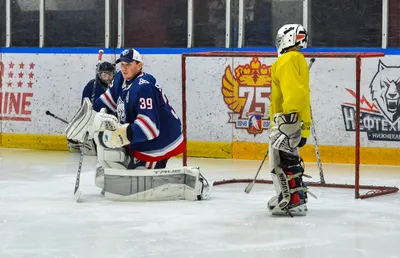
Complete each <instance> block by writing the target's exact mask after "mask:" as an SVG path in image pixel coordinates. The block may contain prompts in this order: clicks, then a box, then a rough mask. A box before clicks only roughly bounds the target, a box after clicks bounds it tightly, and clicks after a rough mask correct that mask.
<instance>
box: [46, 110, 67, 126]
mask: <svg viewBox="0 0 400 258" xmlns="http://www.w3.org/2000/svg"><path fill="white" fill-rule="evenodd" d="M46 115H48V116H52V117H54V118H55V119H57V120H60V121H61V122H63V123H64V124H68V121H67V120H65V119H62V118H61V117H58V116H56V115H54V114H53V113H51V112H50V111H48V110H47V111H46Z"/></svg>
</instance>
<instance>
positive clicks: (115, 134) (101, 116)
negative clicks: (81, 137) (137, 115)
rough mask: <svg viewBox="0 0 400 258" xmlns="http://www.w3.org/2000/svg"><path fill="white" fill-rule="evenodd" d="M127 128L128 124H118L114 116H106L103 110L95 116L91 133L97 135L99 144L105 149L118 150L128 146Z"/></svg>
mask: <svg viewBox="0 0 400 258" xmlns="http://www.w3.org/2000/svg"><path fill="white" fill-rule="evenodd" d="M128 127H129V124H128V123H127V124H120V123H119V122H118V119H117V118H116V117H115V116H113V115H110V114H107V112H106V109H105V108H103V109H102V110H100V112H98V113H97V114H96V116H95V117H94V121H93V131H94V133H95V134H96V133H98V137H99V143H100V144H101V145H102V146H103V147H105V148H120V147H122V146H125V145H127V144H129V143H130V141H129V140H128V136H127V128H128Z"/></svg>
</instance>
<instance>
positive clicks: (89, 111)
mask: <svg viewBox="0 0 400 258" xmlns="http://www.w3.org/2000/svg"><path fill="white" fill-rule="evenodd" d="M95 114H96V111H94V110H93V107H92V103H91V102H90V100H89V99H88V98H85V99H84V100H83V103H82V106H81V108H80V109H79V110H78V112H77V113H76V114H75V116H74V117H73V118H72V120H71V122H69V124H68V126H67V128H66V129H65V134H66V135H67V139H69V140H73V141H77V142H83V139H84V138H85V135H86V133H89V136H88V139H93V128H92V124H93V120H94V116H95Z"/></svg>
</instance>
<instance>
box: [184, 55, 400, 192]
mask: <svg viewBox="0 0 400 258" xmlns="http://www.w3.org/2000/svg"><path fill="white" fill-rule="evenodd" d="M303 54H304V56H305V57H307V58H327V57H329V58H354V59H355V60H356V70H355V73H356V80H355V84H356V85H355V89H356V106H355V125H356V126H355V160H354V165H355V178H354V184H336V183H326V182H325V179H324V174H323V170H322V167H320V169H319V172H320V181H319V182H305V183H306V184H307V185H308V186H312V187H327V188H342V189H354V190H355V198H356V199H365V198H370V197H376V196H381V195H386V194H391V193H396V192H398V190H399V189H398V188H397V187H395V186H375V185H360V88H361V61H362V59H363V58H373V57H383V56H385V54H384V53H379V52H376V53H375V52H367V53H362V52H303ZM188 57H277V53H275V52H244V51H243V52H241V51H238V52H230V51H218V52H193V53H184V54H182V57H181V63H182V130H183V136H184V141H185V144H186V143H187V103H186V90H187V81H186V73H187V71H186V60H187V58H188ZM317 147H318V146H315V150H316V155H317V161H318V160H319V158H318V156H319V153H318V149H317ZM187 158H188V155H187V150H186V151H185V152H184V153H183V166H187ZM318 163H319V164H318V165H319V166H320V165H321V164H320V162H318ZM253 180H254V179H250V178H248V179H226V180H221V181H215V182H214V183H213V185H214V186H215V185H223V184H232V183H250V182H253ZM255 183H260V184H272V180H264V179H257V180H256V181H255ZM360 190H367V192H366V193H365V194H360Z"/></svg>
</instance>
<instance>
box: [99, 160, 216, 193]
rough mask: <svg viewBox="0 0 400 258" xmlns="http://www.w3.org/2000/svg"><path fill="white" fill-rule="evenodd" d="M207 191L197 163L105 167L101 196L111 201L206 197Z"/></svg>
mask: <svg viewBox="0 0 400 258" xmlns="http://www.w3.org/2000/svg"><path fill="white" fill-rule="evenodd" d="M210 192H211V185H210V184H208V182H207V180H206V179H205V178H204V177H203V176H202V175H201V174H200V170H199V168H198V167H190V168H189V167H181V168H171V169H154V170H131V169H129V170H126V169H125V170H124V169H111V168H105V169H104V196H105V197H106V198H108V199H111V200H114V201H173V200H189V201H195V200H207V199H209V197H210Z"/></svg>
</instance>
